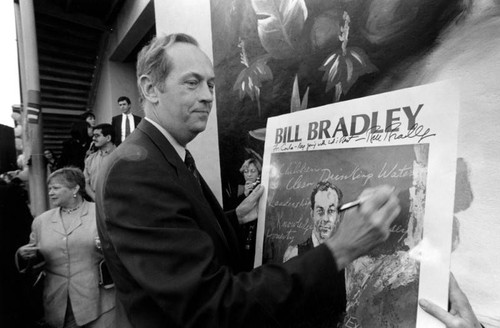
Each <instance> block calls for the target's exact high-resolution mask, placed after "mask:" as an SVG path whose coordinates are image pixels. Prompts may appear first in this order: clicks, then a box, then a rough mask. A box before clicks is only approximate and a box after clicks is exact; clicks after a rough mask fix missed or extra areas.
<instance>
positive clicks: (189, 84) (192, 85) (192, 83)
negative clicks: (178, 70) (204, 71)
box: [186, 80, 198, 87]
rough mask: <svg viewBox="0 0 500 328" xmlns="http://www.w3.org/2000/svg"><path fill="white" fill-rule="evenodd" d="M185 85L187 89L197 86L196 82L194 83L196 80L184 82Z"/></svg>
mask: <svg viewBox="0 0 500 328" xmlns="http://www.w3.org/2000/svg"><path fill="white" fill-rule="evenodd" d="M186 84H187V85H188V86H189V87H196V86H197V85H198V81H196V80H189V81H186Z"/></svg>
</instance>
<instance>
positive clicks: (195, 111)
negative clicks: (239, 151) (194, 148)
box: [153, 43, 215, 146]
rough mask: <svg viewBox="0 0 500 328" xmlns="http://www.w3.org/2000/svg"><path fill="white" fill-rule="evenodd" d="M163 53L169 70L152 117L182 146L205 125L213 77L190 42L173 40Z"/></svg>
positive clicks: (210, 70) (207, 65)
mask: <svg viewBox="0 0 500 328" xmlns="http://www.w3.org/2000/svg"><path fill="white" fill-rule="evenodd" d="M167 53H168V56H170V58H171V59H172V63H173V65H172V70H171V72H170V73H169V75H168V76H167V78H166V79H165V88H164V92H161V91H159V90H158V92H159V98H158V99H159V103H158V106H155V108H154V113H153V116H154V117H155V118H156V120H157V121H158V123H160V125H161V126H163V127H164V128H165V129H166V130H167V131H168V132H169V133H170V134H172V136H173V137H174V138H175V139H176V140H177V141H178V142H179V143H180V144H181V145H183V146H185V145H186V144H187V143H188V142H190V141H191V140H192V139H194V137H196V135H197V134H198V133H200V132H202V131H204V130H205V127H206V126H207V121H208V116H209V115H210V110H211V108H212V102H213V98H214V84H215V81H214V78H215V76H214V71H213V67H212V63H211V62H210V59H209V58H208V57H207V55H205V53H203V52H202V51H201V50H200V49H199V48H198V47H196V46H194V45H192V44H187V43H176V44H174V45H172V46H171V47H170V48H169V49H168V50H167ZM156 88H157V87H156ZM157 89H158V88H157Z"/></svg>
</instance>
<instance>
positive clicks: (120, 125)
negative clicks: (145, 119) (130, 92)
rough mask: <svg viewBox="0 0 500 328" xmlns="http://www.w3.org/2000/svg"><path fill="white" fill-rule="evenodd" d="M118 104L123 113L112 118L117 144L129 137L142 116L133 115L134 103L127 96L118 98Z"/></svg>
mask: <svg viewBox="0 0 500 328" xmlns="http://www.w3.org/2000/svg"><path fill="white" fill-rule="evenodd" d="M118 106H119V107H120V110H121V111H122V114H121V115H116V116H113V118H112V119H111V125H112V126H113V129H114V131H115V145H116V146H118V145H119V144H121V143H122V142H123V141H124V140H125V138H127V137H128V136H129V135H130V134H131V133H132V131H134V130H135V128H136V127H137V125H139V122H140V121H141V118H140V117H139V116H136V115H133V114H132V113H131V109H132V104H131V102H130V99H129V98H128V97H125V96H121V97H120V98H118Z"/></svg>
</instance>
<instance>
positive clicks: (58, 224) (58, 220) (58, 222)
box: [51, 201, 89, 236]
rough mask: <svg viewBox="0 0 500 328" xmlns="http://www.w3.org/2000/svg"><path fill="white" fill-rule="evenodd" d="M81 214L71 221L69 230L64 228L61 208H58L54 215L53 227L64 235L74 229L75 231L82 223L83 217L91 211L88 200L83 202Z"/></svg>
mask: <svg viewBox="0 0 500 328" xmlns="http://www.w3.org/2000/svg"><path fill="white" fill-rule="evenodd" d="M80 211H81V212H80V216H78V217H77V218H75V219H74V220H73V222H71V225H70V226H69V227H68V229H67V230H65V229H64V225H63V222H62V217H61V210H60V208H58V209H57V210H56V211H55V212H54V215H53V216H52V220H51V222H52V229H53V230H54V231H55V232H57V233H58V234H61V235H63V236H66V235H69V234H71V233H72V232H73V231H75V229H76V228H78V227H79V226H81V225H82V223H83V221H82V219H83V218H84V217H85V216H87V215H88V211H89V204H88V203H87V202H85V201H84V202H83V204H82V209H81V210H80Z"/></svg>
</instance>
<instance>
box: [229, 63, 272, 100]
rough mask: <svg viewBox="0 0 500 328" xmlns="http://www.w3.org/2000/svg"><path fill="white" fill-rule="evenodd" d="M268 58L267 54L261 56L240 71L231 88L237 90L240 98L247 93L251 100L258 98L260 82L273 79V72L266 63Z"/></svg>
mask: <svg viewBox="0 0 500 328" xmlns="http://www.w3.org/2000/svg"><path fill="white" fill-rule="evenodd" d="M269 58H270V57H269V55H264V56H261V57H259V58H257V59H256V60H255V61H254V62H253V63H252V64H250V66H249V67H247V68H245V69H244V70H242V71H241V72H240V74H239V75H238V77H237V78H236V82H234V85H233V90H234V91H239V96H240V100H242V99H243V98H244V97H245V95H248V96H249V97H250V99H252V101H253V100H256V98H257V100H258V95H259V94H260V87H261V86H262V82H265V81H271V80H272V79H273V72H272V71H271V69H270V68H269V66H268V65H267V61H268V60H269Z"/></svg>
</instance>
